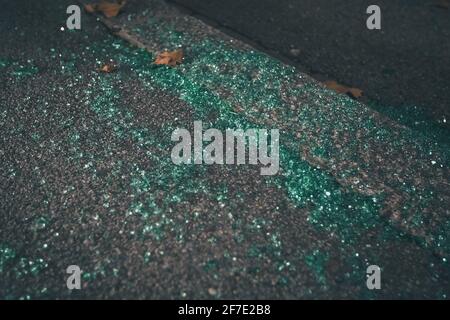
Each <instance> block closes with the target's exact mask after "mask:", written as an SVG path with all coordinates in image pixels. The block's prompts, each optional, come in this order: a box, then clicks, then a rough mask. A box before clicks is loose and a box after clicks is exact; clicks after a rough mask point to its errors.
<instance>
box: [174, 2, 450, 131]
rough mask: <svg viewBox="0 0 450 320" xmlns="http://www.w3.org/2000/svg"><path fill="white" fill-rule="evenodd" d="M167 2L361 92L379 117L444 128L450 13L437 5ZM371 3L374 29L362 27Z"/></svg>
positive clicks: (449, 94)
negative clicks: (396, 114)
mask: <svg viewBox="0 0 450 320" xmlns="http://www.w3.org/2000/svg"><path fill="white" fill-rule="evenodd" d="M171 1H172V2H175V3H177V4H179V5H180V6H183V7H184V8H187V9H189V10H190V11H191V12H192V13H193V14H197V15H198V16H199V17H200V18H201V19H205V20H206V21H208V23H212V24H215V25H216V26H217V27H219V28H222V29H223V30H225V31H226V32H230V33H231V34H234V35H236V36H243V37H244V38H245V39H246V40H249V41H251V42H252V43H254V44H255V45H257V46H259V47H260V48H262V49H263V50H266V51H267V52H269V53H271V54H274V55H276V56H278V57H280V58H282V59H283V60H284V61H287V62H288V63H291V64H293V65H295V66H297V67H298V68H299V69H300V70H302V71H304V72H306V73H308V74H310V75H313V76H314V77H315V78H316V79H318V80H320V81H324V80H336V81H338V82H339V83H342V84H345V85H348V86H351V87H356V88H360V89H362V90H363V91H364V95H365V98H366V99H367V100H369V101H371V102H372V103H373V104H374V107H375V108H377V109H378V110H380V111H382V112H384V111H388V110H391V109H397V110H398V109H403V111H404V112H407V113H411V114H416V115H417V118H419V120H420V118H422V120H423V117H424V116H427V117H429V118H431V119H433V120H434V122H435V123H436V124H438V125H441V126H445V127H446V128H447V129H448V128H449V123H450V121H448V119H449V117H450V103H449V101H450V86H449V83H450V63H449V61H450V10H449V9H448V8H445V7H442V6H439V3H440V2H439V1H437V0H412V1H410V0H394V1H392V0H379V1H376V3H374V1H366V0H364V1H360V0H351V1H347V0H333V1H329V0H301V1H300V0H283V1H272V0H248V1H242V0H227V1H221V0H211V1H202V0H171ZM372 4H377V5H378V6H380V8H381V18H382V19H381V20H382V28H381V30H368V29H367V27H366V19H367V17H368V15H367V14H366V9H367V7H368V6H369V5H372ZM387 107H390V108H387ZM444 119H446V122H445V123H444V122H443V120H444ZM433 120H432V121H433ZM411 122H413V121H410V125H411ZM447 134H448V132H447Z"/></svg>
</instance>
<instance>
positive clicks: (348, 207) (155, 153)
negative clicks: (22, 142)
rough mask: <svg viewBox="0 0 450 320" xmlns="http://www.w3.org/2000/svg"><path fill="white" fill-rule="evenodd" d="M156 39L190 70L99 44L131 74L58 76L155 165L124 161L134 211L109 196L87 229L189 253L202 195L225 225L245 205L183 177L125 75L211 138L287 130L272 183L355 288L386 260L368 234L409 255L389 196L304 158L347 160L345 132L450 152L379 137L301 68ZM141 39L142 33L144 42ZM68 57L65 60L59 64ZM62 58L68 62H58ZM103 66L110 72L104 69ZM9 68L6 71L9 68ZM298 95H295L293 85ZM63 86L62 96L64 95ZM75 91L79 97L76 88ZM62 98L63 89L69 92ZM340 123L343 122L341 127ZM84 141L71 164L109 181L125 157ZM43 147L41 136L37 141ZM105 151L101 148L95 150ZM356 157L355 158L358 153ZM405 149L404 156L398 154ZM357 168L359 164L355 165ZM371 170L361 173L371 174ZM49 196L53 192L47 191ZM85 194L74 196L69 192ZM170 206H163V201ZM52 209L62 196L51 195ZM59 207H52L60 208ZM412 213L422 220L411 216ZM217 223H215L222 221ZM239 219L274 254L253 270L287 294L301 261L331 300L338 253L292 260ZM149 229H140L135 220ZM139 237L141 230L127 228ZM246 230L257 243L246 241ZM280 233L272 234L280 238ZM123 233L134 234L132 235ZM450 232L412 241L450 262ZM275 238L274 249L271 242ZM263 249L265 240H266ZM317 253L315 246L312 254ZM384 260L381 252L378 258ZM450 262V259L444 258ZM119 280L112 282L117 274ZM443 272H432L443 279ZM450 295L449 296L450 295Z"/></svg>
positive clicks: (1, 262)
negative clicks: (181, 106)
mask: <svg viewBox="0 0 450 320" xmlns="http://www.w3.org/2000/svg"><path fill="white" fill-rule="evenodd" d="M149 24H150V26H149V27H151V28H154V29H155V30H156V33H157V34H158V37H159V39H158V41H159V42H160V43H161V44H163V45H164V47H167V48H168V49H173V48H178V47H183V48H184V49H185V50H186V51H185V52H186V58H185V61H184V63H183V64H181V65H180V66H178V67H176V68H169V67H164V66H163V67H157V66H155V65H153V61H154V55H152V54H149V53H148V52H146V51H144V50H139V49H134V48H131V47H130V46H129V45H128V44H126V43H124V42H122V41H120V40H114V39H112V38H107V39H106V40H105V41H100V42H95V43H92V44H91V45H89V46H86V47H85V48H84V49H83V51H84V52H85V53H86V54H87V55H90V56H99V57H100V56H102V57H105V56H109V58H111V59H114V60H115V61H117V62H118V63H119V72H116V73H111V74H100V73H98V72H96V71H92V72H91V73H90V75H89V77H88V78H84V77H83V76H82V75H81V74H78V73H77V68H79V67H80V66H81V65H84V64H85V63H86V61H85V60H83V58H81V57H78V56H73V55H72V56H70V54H69V53H66V55H69V56H70V58H69V59H67V60H62V62H61V63H60V64H61V65H60V66H59V67H58V71H57V72H61V73H64V74H67V75H68V76H70V77H71V78H72V80H73V81H74V82H78V83H79V82H86V83H87V85H86V86H84V88H83V90H82V92H77V97H78V99H79V102H80V103H81V105H82V106H86V107H87V108H89V110H90V111H91V112H93V114H95V116H96V117H97V119H98V120H99V121H100V123H101V125H102V126H104V128H107V129H108V130H110V132H112V133H113V134H114V137H113V143H114V144H117V145H120V144H121V143H122V142H129V141H131V142H132V143H133V147H135V148H137V149H138V150H140V151H141V154H142V155H145V157H147V158H148V159H149V160H151V163H152V167H151V169H148V168H144V167H143V165H142V164H141V163H140V162H139V161H138V160H135V161H134V162H124V161H122V160H117V161H115V162H114V166H113V168H112V171H111V177H121V176H124V175H125V172H126V174H127V175H129V178H128V179H126V180H125V181H127V182H128V183H129V184H128V185H126V186H124V188H123V191H122V192H124V193H127V192H130V193H131V194H130V195H129V198H131V199H132V200H131V203H130V205H129V206H128V207H127V208H126V209H125V210H124V211H123V212H118V211H117V210H116V209H115V208H114V206H113V205H112V201H113V200H114V199H113V197H111V195H109V194H108V193H107V192H106V187H105V190H104V191H105V193H104V194H103V196H102V198H101V199H102V204H103V207H104V208H105V210H107V212H108V216H107V217H100V216H99V215H98V214H97V213H93V212H89V211H88V210H86V212H85V217H83V219H86V220H88V221H90V222H92V223H101V221H102V219H108V218H113V217H115V216H117V215H122V216H123V217H124V220H123V224H124V227H123V232H126V233H127V234H128V235H129V237H131V238H132V239H134V240H135V241H147V240H151V241H154V242H164V240H165V239H166V238H167V235H168V234H171V235H175V236H176V239H177V241H179V242H180V243H183V242H185V241H188V240H187V239H189V238H192V237H195V236H198V235H200V234H202V233H203V232H204V231H205V229H206V228H207V227H208V226H205V225H204V224H202V223H199V224H198V225H197V226H198V227H197V228H196V229H191V230H189V231H187V229H186V228H185V225H186V224H188V223H189V222H190V221H201V220H202V219H201V216H199V215H198V214H196V213H195V212H194V213H191V212H183V213H182V217H181V218H177V217H175V210H174V209H173V208H174V207H176V206H177V205H180V204H182V203H183V202H189V201H191V199H192V195H195V194H204V195H207V196H208V197H209V198H211V199H214V200H215V201H217V203H218V204H219V206H218V208H210V210H211V211H214V213H220V211H221V207H233V201H236V199H233V198H230V197H228V186H227V185H217V184H215V183H211V182H208V181H206V179H205V177H206V176H207V175H208V168H207V167H206V166H195V165H186V166H174V165H173V164H172V163H171V159H170V150H171V147H172V145H173V143H172V142H171V140H170V133H171V132H172V130H174V129H175V128H176V126H175V125H174V124H173V123H166V124H165V126H164V127H163V128H161V129H157V130H156V129H154V128H149V127H146V126H145V125H144V124H142V123H139V122H138V121H136V115H135V113H134V111H133V110H132V108H130V107H129V106H127V105H125V104H123V102H122V100H121V99H122V91H121V90H122V89H121V83H122V81H125V80H126V78H125V75H124V74H122V73H121V72H120V70H127V72H128V71H131V72H132V73H133V74H134V75H135V76H137V78H138V79H139V81H140V83H141V84H142V85H143V86H146V87H148V88H149V90H153V89H155V88H156V89H161V90H164V91H167V92H170V93H171V94H172V95H174V96H175V97H177V98H178V99H180V100H182V101H184V102H186V103H187V104H188V105H189V106H190V107H192V109H193V110H194V112H195V119H196V120H203V121H204V122H205V123H207V124H208V126H210V127H214V128H218V129H226V128H243V129H245V128H258V127H261V128H266V127H268V126H272V127H275V128H278V126H280V129H281V131H282V133H281V141H280V159H281V160H280V166H281V172H282V174H280V175H278V176H275V177H269V178H267V179H266V183H267V184H269V185H273V186H274V187H276V188H278V189H281V190H283V191H284V192H285V194H286V195H287V196H288V197H289V199H290V201H291V202H292V204H293V205H294V206H296V207H297V208H302V209H304V208H306V209H307V210H308V212H309V216H308V222H309V223H310V224H311V226H312V227H313V228H314V229H315V230H317V232H326V233H329V234H333V235H336V236H337V237H338V239H339V241H340V247H339V250H340V252H339V255H340V256H341V259H342V261H344V262H346V263H347V265H348V268H349V271H348V273H347V274H346V277H348V278H349V279H350V280H351V281H357V280H358V279H359V277H360V276H361V274H363V275H364V274H365V273H364V270H365V268H366V266H367V265H368V264H369V263H370V261H373V260H375V259H376V258H377V257H376V255H373V256H370V254H371V251H370V250H366V249H364V248H361V250H366V256H365V257H363V256H362V254H361V253H360V252H359V249H358V248H360V247H361V246H363V240H362V239H363V238H364V235H365V234H366V233H367V232H370V231H372V230H382V232H381V234H380V235H379V236H378V237H376V238H375V239H374V241H376V242H375V243H371V246H373V247H389V245H390V244H391V243H393V242H397V243H401V242H402V241H405V240H407V239H409V238H410V237H411V236H410V235H406V233H404V232H400V231H399V230H398V229H397V228H395V227H393V226H392V225H390V224H389V223H386V221H385V218H382V216H381V210H382V204H383V201H384V194H383V193H375V194H373V195H368V194H364V193H359V192H356V191H355V190H353V189H351V188H343V187H342V185H341V183H339V181H337V179H336V177H335V176H333V175H332V174H331V173H330V172H329V171H326V170H323V169H322V168H321V167H320V163H318V164H313V163H311V161H307V160H306V159H304V158H303V157H302V156H301V153H300V152H299V150H302V149H303V148H304V147H306V146H307V147H311V148H312V149H313V154H314V155H315V156H316V157H317V159H323V161H327V160H330V159H332V158H333V157H336V158H338V159H339V155H337V153H338V152H339V149H336V147H335V143H334V142H333V143H332V141H331V140H330V137H331V136H332V135H333V134H334V132H344V131H345V132H348V134H349V135H350V136H352V135H356V134H358V132H360V131H361V130H362V131H364V132H367V138H372V139H376V140H379V141H380V143H386V144H387V145H390V146H393V144H392V141H393V140H395V141H398V143H399V144H401V143H408V142H409V141H415V143H416V145H417V146H418V150H417V152H420V153H422V154H430V153H431V154H442V155H444V158H443V160H442V163H441V164H440V165H443V166H447V167H448V161H449V151H448V149H447V150H446V149H445V145H435V144H430V143H429V141H428V140H426V139H423V140H421V139H420V137H417V136H416V133H415V132H413V131H411V130H407V129H406V130H403V131H401V133H400V136H398V135H393V134H392V133H391V132H389V131H388V130H385V129H383V128H378V127H377V125H376V123H375V121H373V120H372V119H371V118H370V117H367V118H365V116H366V115H367V114H368V113H365V112H364V111H361V107H360V105H358V104H357V103H356V102H355V101H353V100H351V99H349V98H347V97H338V96H337V95H336V94H334V93H332V92H329V91H327V90H326V89H324V88H322V87H320V86H319V85H316V84H312V83H311V82H310V80H308V81H304V79H302V76H299V75H298V74H297V72H296V70H295V69H294V68H292V67H288V66H285V65H283V64H282V63H280V62H278V61H276V60H275V59H272V58H270V57H268V56H267V55H265V54H262V53H259V52H254V51H249V50H241V49H238V48H235V47H234V46H231V45H229V44H228V43H225V42H223V41H219V40H213V39H195V38H192V37H190V36H189V35H188V34H187V33H184V32H180V31H176V30H173V29H171V28H170V27H167V26H166V27H161V26H160V24H159V23H158V21H154V20H149ZM137 31H139V30H137ZM53 54H55V55H56V54H57V52H53ZM55 57H56V56H55ZM97 62H100V60H99V61H97ZM4 64H5V66H6V62H5V63H4ZM14 68H15V69H14V71H13V72H14V74H15V75H18V76H19V75H31V74H34V73H35V72H38V70H37V69H36V68H35V67H33V65H32V64H29V65H25V66H19V65H15V67H14ZM293 83H296V84H297V85H295V86H293V85H292V84H293ZM53 86H56V84H53ZM74 88H75V86H74ZM60 89H61V88H55V92H58V91H59V90H60ZM295 104H297V105H301V106H302V107H301V108H299V109H296V108H293V107H295ZM42 106H43V107H42V110H41V111H42V112H46V111H44V110H46V108H45V103H43V104H42ZM324 106H326V107H327V108H328V110H332V111H333V112H332V113H333V114H330V113H327V112H324V110H326V109H323V107H324ZM336 114H337V115H339V116H340V117H341V118H342V120H345V121H339V119H336V118H333V116H332V115H336ZM72 125H73V120H69V119H66V122H65V126H66V127H71V126H72ZM298 132H305V133H308V132H315V133H316V134H315V135H314V137H312V138H311V137H310V136H308V135H307V134H305V135H300V137H299V136H298ZM90 134H92V136H91V137H90V139H91V141H95V139H96V138H99V137H98V136H96V133H95V132H94V131H93V132H91V133H90ZM80 136H81V134H80V132H78V131H77V130H76V129H73V130H71V131H70V134H69V135H68V136H67V143H68V145H69V150H70V154H71V159H70V160H71V161H72V162H73V163H75V164H77V165H78V167H79V168H81V171H82V172H84V173H87V174H88V175H89V176H91V177H92V180H93V181H100V180H101V179H102V178H101V177H102V173H101V170H100V169H99V167H100V165H101V164H102V163H105V162H107V161H109V160H110V158H111V157H112V156H114V150H115V149H114V147H115V145H113V144H111V145H102V146H101V147H102V152H97V151H95V148H86V147H84V145H83V144H84V143H85V140H83V139H81V138H80ZM35 137H36V139H37V140H39V134H37V133H36V135H35ZM358 144H359V142H358V143H357V142H356V141H355V140H353V141H349V142H348V144H347V145H346V147H347V148H348V149H349V152H348V153H347V154H345V156H346V157H348V158H347V159H345V160H349V161H353V162H355V163H358V164H361V163H362V162H361V159H360V158H356V154H357V152H356V148H358ZM93 147H95V143H93ZM352 148H354V150H355V152H354V153H353V152H352V151H353V150H352ZM393 148H394V146H393ZM352 157H355V158H352ZM360 169H363V168H359V167H356V168H353V170H354V171H359V170H360ZM353 174H354V172H353V171H351V170H350V169H349V170H348V171H347V172H346V171H345V170H344V171H343V172H341V175H342V178H348V177H349V176H352V175H353ZM42 183H43V184H45V183H46V181H45V180H44V181H43V182H42ZM399 188H400V189H402V190H403V191H404V192H406V193H408V194H410V196H411V197H417V198H418V199H419V200H418V201H419V203H421V204H422V205H423V206H426V204H427V202H428V201H431V200H432V199H433V197H434V195H433V192H431V191H430V192H427V190H425V191H424V192H421V193H419V192H417V191H415V190H411V189H410V187H408V186H399ZM71 191H73V190H72V189H71V188H68V189H67V192H71ZM159 192H163V194H164V196H163V197H159V196H158V193H159ZM49 197H50V198H51V197H52V195H49ZM49 201H51V199H49ZM405 210H412V208H408V207H406V208H405ZM211 215H213V213H211ZM237 215H238V214H235V213H233V212H230V213H229V216H230V224H232V225H233V230H234V232H235V235H234V239H235V240H236V243H242V242H244V241H245V239H246V238H245V237H248V236H249V235H250V234H258V236H261V239H264V240H262V242H260V243H257V244H254V245H252V246H250V247H249V248H248V249H247V251H246V257H244V259H256V260H257V261H260V262H262V261H271V262H272V266H271V267H272V270H273V272H279V273H280V274H282V275H281V276H280V277H279V279H278V280H279V282H278V284H280V285H286V284H288V281H289V280H288V277H287V276H286V275H289V273H291V272H292V273H294V272H296V267H295V266H294V265H293V263H292V262H291V261H294V260H296V259H297V260H300V261H303V263H304V264H305V265H306V266H307V267H308V268H309V270H310V271H311V273H312V274H313V275H314V276H315V278H316V280H317V282H318V284H320V286H321V287H322V288H323V290H327V288H328V279H327V263H328V261H329V259H330V256H331V253H330V252H327V251H326V248H325V249H324V248H322V247H320V246H319V245H317V248H313V250H311V251H308V252H302V253H299V254H300V256H299V257H293V256H290V255H287V254H286V253H285V251H284V250H283V246H284V244H283V242H282V241H281V235H280V234H279V233H278V232H277V231H273V229H269V225H270V221H266V220H264V219H259V218H255V219H253V220H252V221H251V222H247V221H246V220H245V219H239V218H238V217H235V216H237ZM136 217H137V219H138V220H139V221H141V223H140V224H136V223H134V222H133V221H134V220H133V219H135V218H136ZM414 218H415V222H414V223H415V224H417V225H419V226H420V225H421V224H423V223H424V220H425V217H423V216H422V215H421V213H420V212H417V214H416V215H415V216H414ZM37 221H38V225H40V226H43V227H42V228H40V227H39V228H36V232H40V231H39V230H42V229H46V227H45V226H48V224H51V223H50V222H49V221H50V220H49V219H47V218H46V217H45V216H42V217H41V218H39V219H38V220H37ZM127 225H128V226H129V227H127ZM242 230H245V232H241V231H242ZM268 230H270V231H268ZM121 231H122V230H121ZM449 234H450V230H449V225H448V224H447V225H445V226H442V227H441V228H436V229H433V230H432V234H431V237H432V238H433V241H428V242H425V241H423V239H421V238H420V237H412V238H414V240H416V241H418V242H420V243H421V244H422V245H423V246H425V247H430V248H431V249H432V250H434V249H442V251H444V252H447V253H448V252H449V250H450V244H449V242H450V240H449ZM263 236H264V237H263ZM258 239H259V238H258ZM215 241H217V239H216V238H215V237H214V236H211V237H210V238H209V239H208V243H211V245H214V243H215ZM312 245H314V244H312ZM0 248H1V250H0V269H1V268H5V266H7V265H8V263H11V261H12V260H14V259H16V260H17V257H16V254H15V253H14V250H13V249H12V248H9V247H7V246H3V247H0ZM377 252H379V251H377ZM164 254H165V253H164V252H163V251H161V250H157V251H155V252H148V251H146V252H145V254H143V261H144V262H145V263H151V261H152V260H153V259H154V258H155V256H158V255H160V256H163V255H164ZM443 259H445V260H443V261H444V262H447V260H448V257H444V258H443ZM235 261H237V258H236V257H234V256H232V255H231V254H229V252H224V254H223V257H221V258H220V259H211V260H208V261H205V262H204V264H203V265H202V268H203V271H204V272H206V273H210V274H211V275H212V277H213V278H214V279H220V269H221V267H222V266H221V265H222V264H225V263H227V264H228V263H229V264H230V265H234V264H233V263H234V262H235ZM45 267H46V263H45V262H44V261H43V260H42V259H40V258H39V259H38V260H29V259H27V258H23V257H22V258H19V259H18V260H17V261H16V263H15V268H16V269H15V272H16V273H17V275H18V276H20V275H22V274H24V273H32V274H35V273H38V272H39V271H40V270H42V269H43V268H45ZM234 268H237V269H236V271H237V272H247V271H248V272H252V273H254V274H258V273H259V272H261V269H260V268H258V267H257V266H256V265H255V266H253V267H251V268H249V270H247V271H245V270H240V269H239V267H234ZM111 270H112V271H111ZM107 272H113V274H114V275H115V276H117V275H118V274H119V272H120V271H119V270H116V269H114V268H113V269H111V268H109V267H108V263H106V264H105V265H99V266H98V267H93V268H92V269H91V270H87V271H86V273H85V274H84V280H86V281H92V280H93V279H95V278H96V277H97V276H101V275H104V274H106V273H107ZM431 272H432V271H431ZM439 294H440V293H437V295H439Z"/></svg>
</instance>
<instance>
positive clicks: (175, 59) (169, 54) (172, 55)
mask: <svg viewBox="0 0 450 320" xmlns="http://www.w3.org/2000/svg"><path fill="white" fill-rule="evenodd" d="M183 56H184V54H183V50H175V51H164V52H161V53H160V54H158V55H157V56H156V59H155V64H157V65H167V66H171V67H175V66H176V65H177V64H179V63H181V62H182V61H183Z"/></svg>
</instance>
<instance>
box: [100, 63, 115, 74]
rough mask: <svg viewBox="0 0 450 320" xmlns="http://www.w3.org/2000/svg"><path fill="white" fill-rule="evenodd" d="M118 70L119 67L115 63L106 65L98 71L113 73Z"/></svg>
mask: <svg viewBox="0 0 450 320" xmlns="http://www.w3.org/2000/svg"><path fill="white" fill-rule="evenodd" d="M116 69H117V66H116V65H115V64H114V63H105V64H104V65H102V66H101V67H100V69H98V70H99V71H101V72H105V73H111V72H113V71H115V70H116Z"/></svg>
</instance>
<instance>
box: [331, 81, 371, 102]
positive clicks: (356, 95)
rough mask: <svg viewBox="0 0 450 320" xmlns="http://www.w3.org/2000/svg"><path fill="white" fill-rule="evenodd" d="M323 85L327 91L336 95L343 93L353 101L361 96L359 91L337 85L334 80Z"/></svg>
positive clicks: (361, 93)
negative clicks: (330, 90) (334, 92)
mask: <svg viewBox="0 0 450 320" xmlns="http://www.w3.org/2000/svg"><path fill="white" fill-rule="evenodd" d="M324 84H325V86H327V88H329V89H332V90H334V91H336V92H338V93H345V94H347V95H349V96H351V97H353V98H355V99H357V98H360V97H361V96H362V95H363V91H362V90H361V89H358V88H351V87H347V86H344V85H342V84H339V83H337V82H336V81H334V80H329V81H325V82H324Z"/></svg>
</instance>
